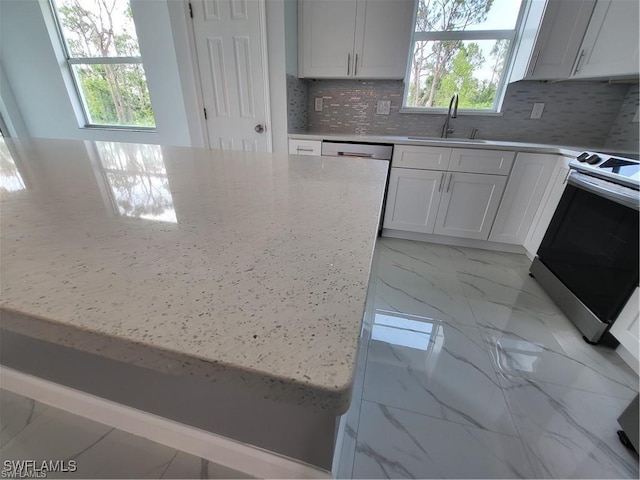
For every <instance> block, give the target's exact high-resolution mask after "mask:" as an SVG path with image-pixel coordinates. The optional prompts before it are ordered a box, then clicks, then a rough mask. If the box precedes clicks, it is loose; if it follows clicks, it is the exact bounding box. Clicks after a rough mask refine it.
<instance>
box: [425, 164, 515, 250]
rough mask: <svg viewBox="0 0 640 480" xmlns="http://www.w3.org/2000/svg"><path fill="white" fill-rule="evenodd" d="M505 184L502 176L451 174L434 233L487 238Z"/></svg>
mask: <svg viewBox="0 0 640 480" xmlns="http://www.w3.org/2000/svg"><path fill="white" fill-rule="evenodd" d="M506 183H507V177H504V176H500V175H481V174H477V173H449V174H448V175H447V178H446V179H445V186H444V188H443V193H442V200H440V207H439V208H438V216H437V218H436V224H435V228H434V230H433V232H434V233H438V234H440V235H450V236H452V237H463V238H475V239H478V240H487V239H488V238H489V232H490V231H491V225H493V220H494V219H495V218H496V212H497V211H498V205H500V199H501V198H502V193H503V192H504V187H505V184H506Z"/></svg>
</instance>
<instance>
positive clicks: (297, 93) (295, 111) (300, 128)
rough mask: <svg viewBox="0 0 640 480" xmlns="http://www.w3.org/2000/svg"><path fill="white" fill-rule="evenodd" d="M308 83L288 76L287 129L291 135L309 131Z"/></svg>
mask: <svg viewBox="0 0 640 480" xmlns="http://www.w3.org/2000/svg"><path fill="white" fill-rule="evenodd" d="M307 85H308V84H307V81H306V80H301V79H299V78H297V77H294V76H293V75H287V112H288V115H287V129H288V131H289V133H301V132H305V131H306V130H307V103H308V99H307V97H308V90H309V89H308V87H307Z"/></svg>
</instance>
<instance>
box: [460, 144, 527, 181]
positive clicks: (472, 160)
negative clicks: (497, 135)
mask: <svg viewBox="0 0 640 480" xmlns="http://www.w3.org/2000/svg"><path fill="white" fill-rule="evenodd" d="M515 156H516V153H515V152H504V151H501V150H472V149H468V148H454V149H453V150H452V151H451V161H450V162H449V171H450V172H469V173H490V174H493V175H509V171H510V170H511V166H512V165H513V159H514V158H515Z"/></svg>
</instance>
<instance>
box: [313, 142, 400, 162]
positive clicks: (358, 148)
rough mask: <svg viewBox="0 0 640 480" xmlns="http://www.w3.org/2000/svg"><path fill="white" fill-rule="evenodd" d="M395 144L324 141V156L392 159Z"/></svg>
mask: <svg viewBox="0 0 640 480" xmlns="http://www.w3.org/2000/svg"><path fill="white" fill-rule="evenodd" d="M392 154H393V145H384V144H377V143H351V142H322V153H321V155H322V156H323V157H358V158H375V159H377V160H389V161H390V160H391V155H392Z"/></svg>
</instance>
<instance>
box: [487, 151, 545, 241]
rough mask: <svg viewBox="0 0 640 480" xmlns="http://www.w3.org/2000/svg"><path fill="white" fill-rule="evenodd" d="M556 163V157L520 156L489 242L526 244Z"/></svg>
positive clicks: (529, 154) (533, 154) (532, 154)
mask: <svg viewBox="0 0 640 480" xmlns="http://www.w3.org/2000/svg"><path fill="white" fill-rule="evenodd" d="M556 161H557V156H556V155H542V154H536V153H518V156H517V158H516V162H515V165H514V166H513V170H512V171H511V175H509V181H508V182H507V188H506V189H505V192H504V196H503V197H502V201H501V202H500V208H499V209H498V214H497V215H496V221H495V222H494V224H493V228H492V229H491V235H490V236H489V240H491V241H492V242H502V243H512V244H516V245H522V244H523V243H524V240H525V238H526V236H527V233H529V228H530V227H531V222H532V220H533V217H534V215H535V214H536V212H537V211H538V207H539V206H540V202H541V201H542V196H543V195H544V192H545V190H546V188H547V185H548V184H549V180H550V178H551V174H552V173H553V170H554V168H555V166H556Z"/></svg>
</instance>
